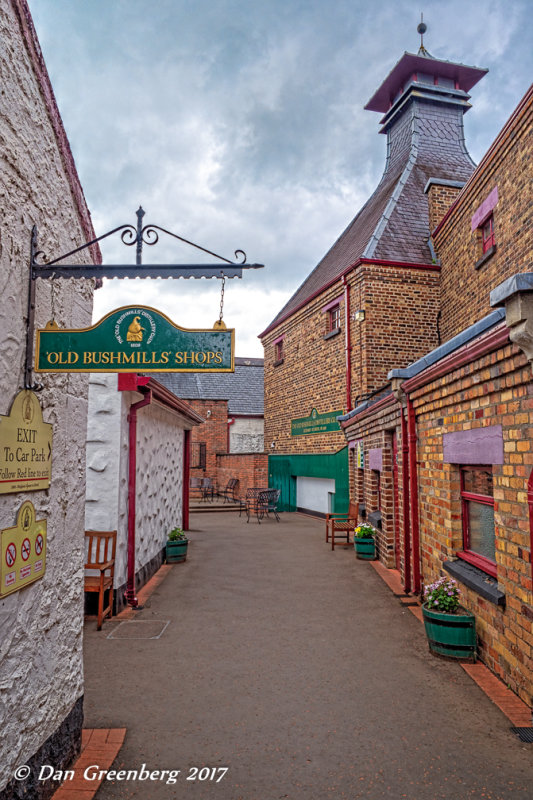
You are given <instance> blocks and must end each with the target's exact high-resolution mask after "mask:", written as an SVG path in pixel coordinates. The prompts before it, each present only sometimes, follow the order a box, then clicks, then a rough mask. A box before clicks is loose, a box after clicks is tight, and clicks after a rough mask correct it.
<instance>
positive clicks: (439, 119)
mask: <svg viewBox="0 0 533 800" xmlns="http://www.w3.org/2000/svg"><path fill="white" fill-rule="evenodd" d="M484 73H485V70H482V69H479V68H476V67H468V66H465V65H462V64H455V63H452V62H448V61H442V60H438V59H433V58H431V57H430V56H429V54H428V53H427V51H426V50H424V48H421V49H420V51H419V53H418V54H417V55H414V54H410V53H405V54H404V55H403V56H402V58H401V59H400V61H399V62H398V63H397V64H396V66H395V67H394V69H393V70H392V72H391V73H390V74H389V75H388V77H387V78H386V79H385V81H384V82H383V83H382V85H381V86H380V87H379V89H378V90H377V91H376V93H375V94H374V96H373V97H372V98H371V100H370V101H369V102H368V104H367V105H366V108H367V109H369V110H371V111H377V112H379V113H381V114H382V115H383V116H382V118H381V121H380V122H381V126H382V127H381V131H380V132H381V133H382V134H384V135H385V136H386V138H387V157H386V163H385V169H384V172H383V176H382V178H381V181H380V183H379V185H378V187H377V189H376V190H375V192H374V194H373V195H372V196H371V197H370V199H369V200H368V201H367V203H366V204H365V205H364V206H363V208H362V209H361V211H360V212H359V213H358V214H357V216H356V217H355V218H354V220H353V221H352V222H351V223H350V225H349V226H348V227H347V228H346V230H345V231H344V232H343V233H342V234H341V236H340V237H339V239H338V240H337V241H336V242H335V243H334V245H333V246H332V248H331V249H330V250H329V252H328V253H327V254H326V255H325V256H324V258H323V259H322V260H321V261H320V262H319V264H318V265H317V266H316V268H315V269H314V270H313V271H312V272H311V273H310V275H309V276H308V278H307V279H306V280H305V281H304V282H303V284H302V285H301V286H300V287H299V289H298V290H297V291H296V292H295V294H294V295H293V296H292V297H291V298H290V300H289V301H288V303H287V304H286V305H285V307H284V308H283V309H281V311H280V312H279V313H278V314H277V316H276V317H275V319H274V320H273V321H272V323H271V324H270V325H269V326H268V328H267V329H266V330H265V331H264V332H263V333H262V334H261V338H262V341H263V345H264V348H265V442H266V450H267V451H268V452H269V453H270V457H269V485H273V486H276V487H277V488H280V489H281V492H282V494H281V504H282V506H281V507H282V508H284V509H285V510H294V509H296V508H303V509H306V510H310V511H313V512H314V513H325V512H327V511H328V510H330V509H331V510H334V511H344V510H346V508H347V505H348V500H349V494H350V488H349V486H350V479H349V475H350V471H352V473H353V463H352V464H350V459H349V448H348V447H347V443H346V439H345V437H344V434H343V432H342V430H341V428H340V426H339V425H338V424H335V419H334V418H336V417H337V416H338V415H339V414H342V413H347V412H349V411H351V410H352V409H353V408H354V407H355V406H358V405H360V403H361V401H362V400H363V399H365V398H368V397H370V396H372V395H373V394H374V393H375V392H376V391H377V390H380V387H382V386H383V384H384V383H385V382H386V380H387V374H388V372H389V370H390V369H391V368H393V367H401V366H407V364H409V363H410V362H411V361H412V360H413V359H414V358H417V357H418V356H422V355H423V354H424V353H426V352H427V351H428V350H431V349H433V348H434V347H436V346H437V345H438V344H439V338H438V327H437V318H438V313H439V307H440V266H439V264H438V263H437V258H436V254H435V251H434V249H433V244H432V241H431V239H430V226H431V225H432V217H434V216H435V215H437V216H438V215H442V213H443V211H444V210H445V209H446V208H447V207H448V205H449V204H450V202H451V201H452V200H453V199H454V198H455V196H456V195H457V193H458V192H459V190H460V189H461V187H462V186H463V185H464V183H465V181H466V180H467V179H468V178H469V176H470V175H471V173H472V171H473V169H474V163H473V162H472V160H471V158H470V156H469V155H468V152H467V150H466V148H465V143H464V131H463V114H464V113H465V112H466V111H467V110H468V109H469V107H470V105H469V102H468V100H469V94H468V92H469V91H470V89H471V88H472V87H473V86H474V85H475V84H476V83H477V82H478V81H479V80H480V78H482V77H483V75H484ZM425 189H426V190H427V191H425ZM331 420H333V422H331ZM351 481H352V483H353V474H352V478H351ZM378 489H379V491H381V489H380V488H379V487H376V491H378ZM384 490H385V487H384Z"/></svg>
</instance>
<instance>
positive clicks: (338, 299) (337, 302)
mask: <svg viewBox="0 0 533 800" xmlns="http://www.w3.org/2000/svg"><path fill="white" fill-rule="evenodd" d="M343 283H344V281H343ZM341 300H342V295H339V297H336V298H335V300H331V301H330V302H329V303H327V304H326V305H325V306H322V308H321V309H320V311H321V313H322V314H325V313H326V311H329V310H330V309H332V308H335V307H336V306H340V304H341Z"/></svg>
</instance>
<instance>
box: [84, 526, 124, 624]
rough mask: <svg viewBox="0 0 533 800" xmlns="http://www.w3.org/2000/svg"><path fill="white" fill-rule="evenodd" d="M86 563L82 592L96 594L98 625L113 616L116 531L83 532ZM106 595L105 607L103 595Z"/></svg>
mask: <svg viewBox="0 0 533 800" xmlns="http://www.w3.org/2000/svg"><path fill="white" fill-rule="evenodd" d="M85 541H86V551H85V552H86V561H85V579H84V590H85V591H86V592H98V623H97V628H98V630H100V629H101V628H102V623H103V621H104V619H105V617H107V616H109V617H111V616H112V615H113V583H114V579H115V556H116V551H117V532H116V531H92V530H89V531H85ZM106 592H107V593H108V597H107V605H105V593H106Z"/></svg>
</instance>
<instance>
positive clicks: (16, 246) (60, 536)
mask: <svg viewBox="0 0 533 800" xmlns="http://www.w3.org/2000/svg"><path fill="white" fill-rule="evenodd" d="M30 23H31V19H30V17H29V12H28V9H27V6H26V4H25V3H24V2H22V1H19V0H12V2H8V0H5V1H4V2H2V3H1V5H0V38H1V41H2V48H1V51H0V80H1V83H2V109H3V112H2V115H1V116H0V139H1V142H2V159H1V161H0V196H1V204H2V214H3V220H2V238H1V243H0V275H1V278H0V291H1V295H2V304H1V307H0V327H1V329H2V340H3V346H2V348H1V349H0V389H1V391H0V396H1V401H0V406H1V407H0V413H1V414H7V413H8V412H9V408H10V406H11V403H12V400H13V398H14V397H15V395H16V393H17V392H18V391H19V389H21V388H22V387H23V384H24V359H25V337H26V314H27V290H28V263H29V255H30V234H31V229H32V226H33V225H37V226H38V232H39V246H40V249H42V250H43V251H44V252H45V253H46V254H47V255H48V256H49V257H53V256H57V255H59V254H61V253H64V252H67V251H68V250H70V249H72V248H74V247H76V246H78V245H80V244H81V243H83V242H85V241H87V238H88V236H87V234H88V232H90V233H92V236H94V233H93V232H92V226H91V223H90V217H89V214H88V211H87V209H86V207H85V205H84V201H83V194H82V192H81V188H80V187H79V183H78V180H77V176H76V175H75V171H74V167H73V162H72V156H71V154H70V150H68V143H67V142H66V137H64V131H63V128H62V125H61V120H60V117H59V114H58V112H57V107H56V106H55V101H54V99H53V93H52V92H51V87H50V85H49V82H48V78H47V75H46V70H45V67H44V63H42V61H39V51H38V44H37V42H36V40H35V39H34V33H33V30H32V28H31V24H30ZM87 256H88V254H87V253H84V254H82V255H81V256H79V257H78V261H79V263H82V262H83V261H85V262H86V261H87ZM36 289H37V293H36V309H35V315H36V326H37V327H44V325H45V324H46V322H47V321H48V320H49V319H51V318H52V317H54V318H55V319H56V321H57V323H58V324H59V325H60V326H66V327H74V328H76V327H84V326H87V325H90V323H91V314H92V294H93V284H92V282H90V281H83V280H77V281H73V280H69V281H60V280H58V281H55V282H52V281H49V280H41V279H40V280H38V281H37V286H36ZM37 380H38V381H39V382H40V383H42V385H43V387H44V388H43V390H42V391H41V392H40V393H39V395H38V397H39V401H40V403H41V406H42V408H43V416H44V420H45V422H50V423H52V425H53V453H52V483H51V487H50V489H49V490H48V491H37V492H25V493H20V494H5V495H1V496H0V528H7V527H11V526H12V525H14V524H15V518H16V513H17V510H18V508H19V507H20V505H21V504H22V502H23V501H25V500H31V502H32V503H33V504H34V506H35V509H36V514H37V518H41V517H45V518H46V519H47V521H48V539H47V564H46V573H45V575H44V577H43V578H42V579H41V580H38V581H37V582H35V583H33V584H31V585H29V586H27V587H25V588H23V589H21V590H20V591H18V592H15V593H13V594H11V595H8V596H7V597H5V598H4V599H3V600H0V685H1V686H2V703H1V704H0V726H1V730H2V737H1V740H0V791H2V790H3V792H2V796H3V797H6V798H9V797H11V796H13V794H14V792H15V791H16V792H19V793H20V792H22V791H26V792H27V796H28V797H29V796H31V797H32V798H38V797H41V796H44V794H41V793H40V792H41V789H43V787H41V789H39V788H38V787H36V785H35V783H34V782H32V781H33V780H34V778H35V775H34V774H33V773H32V775H31V776H30V778H29V779H28V781H27V782H22V783H19V784H16V785H15V784H12V783H9V784H8V782H9V781H10V778H11V776H12V775H13V770H14V768H15V767H16V766H17V765H21V764H25V763H27V762H28V761H29V760H30V759H31V758H32V757H33V758H34V763H38V761H39V754H40V753H44V752H45V751H46V747H48V749H49V750H50V748H51V749H52V752H54V754H55V760H54V763H55V764H56V765H57V768H58V769H59V768H61V767H63V766H65V765H66V764H67V763H68V762H69V760H71V759H72V757H73V756H74V755H75V754H76V752H77V751H78V749H79V745H80V729H81V724H82V715H81V698H82V695H83V666H82V631H83V544H84V536H83V531H84V503H85V431H86V420H87V384H88V380H87V376H84V375H67V374H65V375H55V374H46V375H42V376H37ZM67 719H68V720H69V724H64V723H65V720H67ZM43 748H44V749H43ZM6 784H8V785H7V786H6ZM53 788H54V787H53V785H51V784H49V785H48V787H47V788H46V789H44V792H45V793H46V791H47V790H48V791H52V790H53ZM17 796H19V795H17Z"/></svg>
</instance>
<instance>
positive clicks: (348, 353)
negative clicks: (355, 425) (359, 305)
mask: <svg viewBox="0 0 533 800" xmlns="http://www.w3.org/2000/svg"><path fill="white" fill-rule="evenodd" d="M342 285H343V286H344V320H345V326H344V327H345V328H346V341H345V352H346V413H348V411H351V410H352V342H351V338H352V337H351V332H350V286H349V285H348V282H347V281H346V275H343V276H342Z"/></svg>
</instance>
